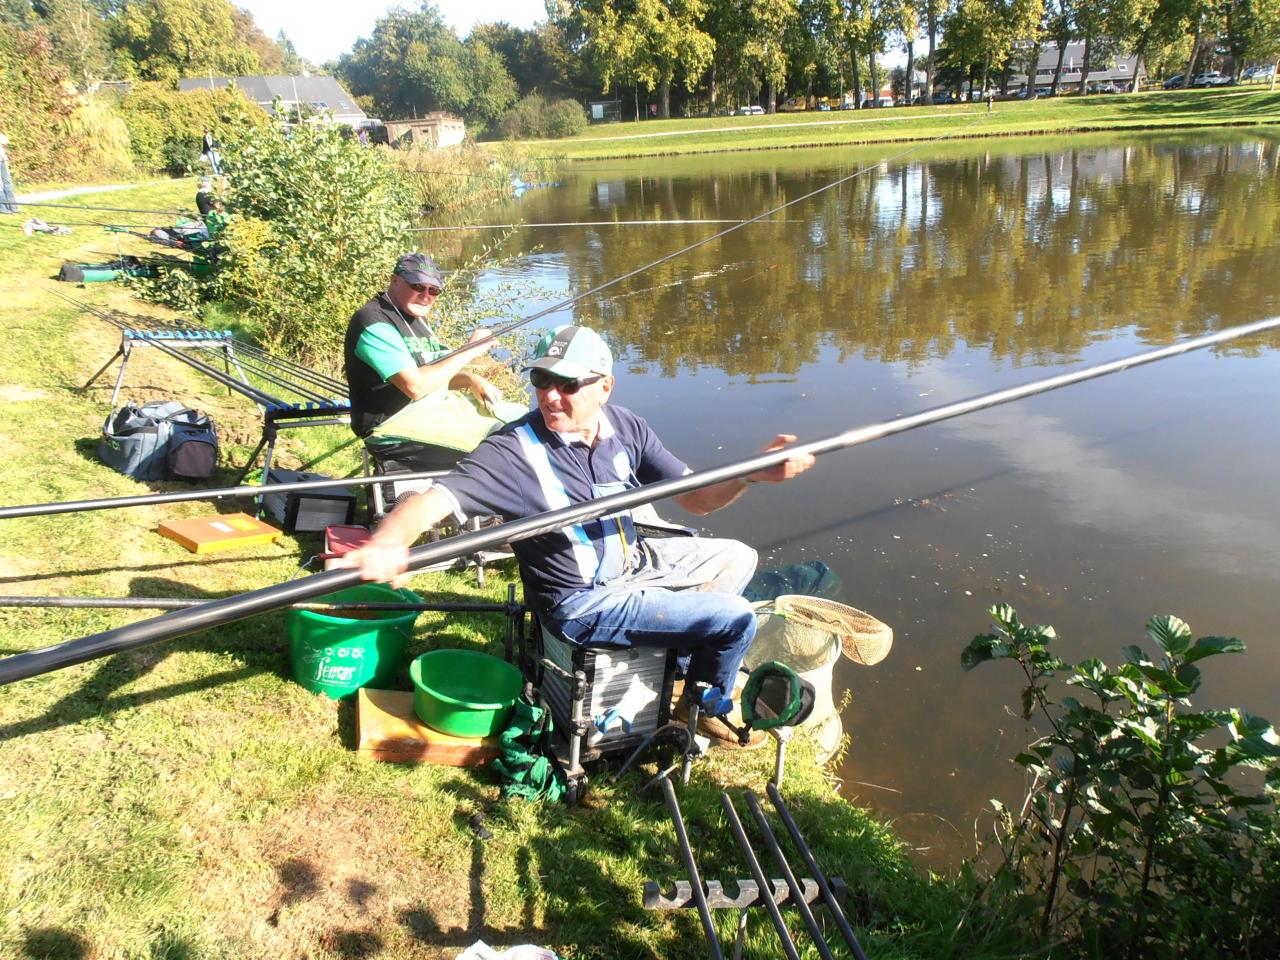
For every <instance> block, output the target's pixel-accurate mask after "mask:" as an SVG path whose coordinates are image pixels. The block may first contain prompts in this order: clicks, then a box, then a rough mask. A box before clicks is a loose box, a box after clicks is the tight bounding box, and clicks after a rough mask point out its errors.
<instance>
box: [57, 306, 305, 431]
mask: <svg viewBox="0 0 1280 960" xmlns="http://www.w3.org/2000/svg"><path fill="white" fill-rule="evenodd" d="M53 294H54V296H56V297H61V298H62V299H63V300H65V301H67V303H70V304H74V305H75V306H77V307H79V308H80V309H82V310H84V311H85V312H86V313H91V314H93V315H94V316H95V317H97V318H98V319H99V320H105V321H106V322H107V323H109V324H111V325H112V326H114V327H118V328H120V329H121V330H129V329H131V328H130V327H129V326H127V325H126V324H124V323H121V322H120V321H118V320H116V319H115V318H114V317H112V316H110V315H109V314H107V313H105V312H104V311H101V310H97V309H95V308H94V307H92V306H90V305H89V304H87V303H84V302H83V301H81V300H77V299H76V298H75V297H69V296H67V295H66V294H65V293H62V292H61V291H58V290H55V291H53ZM147 343H149V344H150V345H151V346H153V347H155V348H156V349H158V350H160V351H161V352H163V353H167V354H168V355H169V356H171V357H173V358H174V359H175V360H180V361H182V362H183V363H185V364H186V365H187V366H189V367H193V368H194V369H196V370H199V371H200V372H201V373H203V374H204V375H205V376H207V377H209V378H210V379H211V380H215V381H217V382H218V383H221V384H223V385H224V386H226V387H230V388H231V389H232V390H236V391H237V392H239V393H243V394H244V395H245V396H247V397H248V398H249V399H250V400H252V401H253V402H254V403H257V404H259V405H260V406H264V407H266V406H279V405H280V403H281V401H280V399H279V398H278V397H273V396H272V395H271V394H269V393H267V392H266V391H264V390H261V389H259V388H258V387H255V386H253V385H252V384H248V383H245V382H244V381H243V380H237V379H236V378H235V377H232V376H229V375H228V374H225V373H223V372H222V371H221V370H219V369H218V368H217V367H214V366H211V365H210V364H207V363H205V362H204V361H202V360H197V359H196V358H195V357H192V356H189V355H187V354H185V353H183V352H182V351H181V350H179V349H177V348H176V347H173V346H171V345H170V344H168V343H165V342H164V341H163V340H159V339H153V340H148V341H147ZM320 399H327V398H323V397H322V398H320Z"/></svg>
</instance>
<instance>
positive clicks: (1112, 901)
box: [961, 604, 1280, 957]
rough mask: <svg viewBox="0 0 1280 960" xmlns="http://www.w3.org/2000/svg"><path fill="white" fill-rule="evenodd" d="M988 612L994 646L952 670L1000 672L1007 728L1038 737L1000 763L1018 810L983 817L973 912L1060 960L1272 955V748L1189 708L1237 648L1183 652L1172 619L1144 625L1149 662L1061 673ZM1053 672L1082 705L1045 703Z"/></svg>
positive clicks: (1026, 636)
mask: <svg viewBox="0 0 1280 960" xmlns="http://www.w3.org/2000/svg"><path fill="white" fill-rule="evenodd" d="M989 612H990V614H991V616H992V618H993V619H994V621H995V623H996V630H995V632H993V633H989V634H983V635H981V636H978V637H975V638H974V640H973V642H972V643H970V644H969V646H968V647H967V648H966V649H965V651H964V653H963V655H962V656H961V665H962V666H963V668H964V669H965V670H972V669H973V668H975V667H977V666H978V665H980V664H982V663H986V662H988V661H993V660H1011V661H1014V662H1015V663H1016V664H1017V665H1018V667H1019V668H1020V669H1021V671H1022V676H1023V680H1024V686H1023V688H1022V692H1021V704H1022V711H1021V712H1022V716H1023V718H1024V719H1026V720H1032V719H1033V718H1034V719H1035V720H1036V721H1037V722H1038V723H1039V724H1040V725H1042V728H1043V729H1044V730H1045V731H1047V732H1046V733H1045V734H1044V735H1043V736H1041V737H1039V738H1038V739H1036V740H1035V741H1034V742H1033V743H1032V744H1031V745H1030V746H1029V747H1028V749H1027V750H1026V751H1025V752H1023V753H1021V754H1019V755H1018V756H1017V757H1016V758H1015V762H1016V763H1018V764H1019V765H1021V766H1022V767H1023V768H1024V769H1025V770H1026V771H1027V773H1028V775H1029V776H1030V789H1029V791H1028V794H1027V796H1026V799H1025V800H1024V801H1023V803H1022V804H1021V805H1020V807H1019V808H1018V809H1017V810H1016V811H1015V810H1013V809H1010V808H1007V807H1005V806H1004V805H1003V804H1001V803H999V802H995V801H993V803H994V805H995V807H996V811H997V814H998V829H997V834H996V836H997V845H996V846H997V850H998V853H999V855H1000V860H999V864H998V867H997V868H996V869H995V871H994V873H993V874H992V875H991V876H990V877H989V878H988V880H987V881H986V883H985V885H984V886H983V887H982V899H983V902H984V903H985V905H986V907H987V909H988V910H989V911H990V912H991V913H992V914H994V915H998V916H1002V917H1003V918H1004V919H1006V920H1008V921H1009V922H1011V923H1013V924H1015V925H1017V924H1022V925H1026V926H1032V925H1034V926H1035V927H1036V928H1037V931H1036V932H1037V933H1038V935H1039V937H1040V938H1041V939H1042V940H1043V941H1044V942H1046V943H1048V942H1059V943H1062V944H1063V945H1064V946H1063V948H1062V950H1061V951H1060V952H1061V953H1062V955H1064V956H1099V957H1166V956H1167V957H1181V956H1201V957H1244V956H1258V957H1261V956H1277V955H1280V910H1277V909H1276V904H1277V903H1278V902H1280V834H1278V833H1277V826H1278V822H1277V812H1276V805H1275V796H1276V790H1277V788H1280V766H1278V764H1280V746H1278V744H1280V738H1278V737H1277V734H1276V731H1275V729H1274V728H1273V727H1272V725H1271V724H1270V723H1268V722H1267V721H1266V720H1263V719H1261V718H1260V717H1254V716H1250V715H1249V714H1248V713H1245V712H1244V711H1242V710H1238V709H1228V710H1194V709H1193V708H1192V704H1191V695H1192V694H1193V693H1195V692H1196V691H1197V690H1199V688H1200V684H1201V669H1200V665H1199V664H1200V662H1201V661H1203V660H1206V659H1208V658H1210V657H1214V656H1218V655H1221V654H1228V653H1241V652H1243V650H1244V644H1243V643H1242V642H1241V641H1239V640H1237V639H1235V638H1225V637H1201V638H1200V639H1198V640H1192V634H1191V629H1190V628H1189V627H1188V626H1187V625H1186V624H1185V623H1183V622H1182V621H1181V620H1179V619H1178V618H1177V617H1172V616H1165V617H1153V618H1152V619H1151V620H1150V621H1149V622H1148V623H1147V637H1148V639H1149V640H1150V641H1151V642H1152V643H1153V644H1155V646H1156V647H1157V648H1158V651H1159V652H1158V653H1156V654H1155V655H1150V654H1148V653H1147V652H1146V651H1144V650H1143V649H1142V648H1141V647H1138V646H1127V647H1125V648H1124V650H1123V654H1124V663H1123V664H1121V665H1120V666H1117V667H1115V668H1110V667H1107V666H1106V665H1105V664H1104V663H1103V662H1102V661H1101V660H1098V659H1089V660H1085V661H1083V662H1082V663H1080V664H1078V665H1077V666H1075V667H1074V668H1069V667H1068V666H1067V664H1066V663H1065V662H1064V661H1062V660H1060V659H1059V658H1058V657H1057V656H1056V655H1055V654H1054V653H1053V652H1051V651H1050V649H1049V645H1050V642H1051V641H1053V640H1054V639H1056V634H1055V633H1054V630H1053V628H1052V627H1048V626H1026V625H1024V624H1023V623H1021V622H1020V621H1019V619H1018V615H1017V612H1016V611H1015V610H1014V609H1013V608H1012V607H1010V606H1008V605H1007V604H1002V605H999V606H995V607H992V608H991V610H990V611H989ZM1068 669H1070V670H1071V671H1072V672H1071V674H1070V676H1069V677H1068V678H1067V679H1066V684H1067V685H1068V686H1069V687H1071V688H1074V689H1076V690H1078V691H1080V692H1081V694H1082V695H1083V696H1082V697H1081V698H1079V699H1077V697H1075V696H1062V697H1061V698H1059V699H1055V698H1054V695H1053V692H1052V690H1051V685H1052V682H1053V680H1054V678H1055V677H1056V675H1057V674H1058V673H1060V672H1063V671H1066V670H1068ZM1245 771H1256V772H1255V773H1254V774H1253V780H1254V784H1253V786H1252V788H1251V787H1250V786H1249V779H1248V778H1246V777H1243V776H1242V773H1243V772H1245ZM979 862H982V861H981V860H980V861H979ZM970 869H971V870H972V869H974V868H973V866H972V865H971V866H970Z"/></svg>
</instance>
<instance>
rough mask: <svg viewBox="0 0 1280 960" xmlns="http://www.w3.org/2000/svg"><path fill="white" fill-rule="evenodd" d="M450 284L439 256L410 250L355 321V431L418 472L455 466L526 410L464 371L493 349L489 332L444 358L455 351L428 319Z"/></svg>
mask: <svg viewBox="0 0 1280 960" xmlns="http://www.w3.org/2000/svg"><path fill="white" fill-rule="evenodd" d="M443 287H444V279H443V278H442V277H441V275H440V269H439V267H437V266H436V263H435V261H434V260H432V259H431V258H430V257H429V256H427V255H426V254H425V253H406V254H405V255H404V256H402V257H400V259H399V260H397V261H396V265H395V268H394V269H393V271H392V274H391V280H390V281H389V283H388V285H387V289H386V291H385V292H384V293H380V294H378V295H377V296H375V297H374V298H373V299H371V300H370V301H369V302H368V303H366V304H365V305H364V306H363V307H361V308H360V309H359V310H357V311H356V313H355V315H354V316H353V317H352V318H351V322H350V323H349V324H348V326H347V338H346V344H345V349H344V354H345V362H346V372H347V386H348V388H349V391H350V396H351V429H352V430H353V431H354V432H355V434H356V436H358V437H361V438H365V439H366V443H367V444H369V446H370V447H371V448H373V449H375V451H380V453H381V454H384V455H385V458H386V459H393V460H397V461H402V462H403V463H404V465H406V466H409V467H411V468H416V469H427V470H429V469H437V468H447V467H449V466H452V465H453V463H455V462H456V461H457V459H458V454H459V453H465V452H467V451H469V450H472V449H474V448H475V445H476V444H477V443H479V442H480V441H481V440H482V439H483V438H484V437H485V435H486V434H488V432H489V431H490V430H492V429H493V428H494V427H495V426H498V425H499V424H500V423H501V422H502V421H503V419H510V417H511V416H519V415H522V414H523V413H524V412H525V411H524V408H523V407H518V408H516V409H515V410H509V409H507V405H505V404H504V402H503V400H502V394H501V392H500V391H499V390H498V388H497V387H495V386H494V385H493V384H492V383H490V382H489V381H488V380H486V379H485V378H484V377H481V376H479V375H477V374H475V373H470V372H468V371H466V370H464V369H463V368H464V367H466V366H467V365H468V364H469V363H471V362H472V361H473V360H476V359H478V358H479V357H480V356H482V355H483V354H484V353H485V352H487V351H488V350H489V348H490V347H491V346H493V343H494V340H493V338H492V337H490V336H489V331H488V330H486V329H485V328H483V327H478V328H477V329H476V330H474V331H473V332H472V334H471V340H470V344H472V345H473V346H470V347H467V348H463V349H462V350H460V351H459V352H457V353H455V354H453V355H452V356H448V357H445V356H444V354H447V353H448V352H449V349H448V348H447V347H446V346H445V345H444V344H443V343H441V342H440V340H439V339H438V338H437V337H436V334H435V331H434V330H433V329H432V328H431V325H430V324H429V323H427V319H426V317H427V314H428V313H429V312H430V310H431V307H432V306H433V305H434V304H435V301H436V298H437V297H438V296H440V293H441V291H442V289H443ZM478 341H483V342H478ZM498 410H501V412H502V413H503V414H504V416H503V417H501V418H499V417H495V415H494V414H495V412H496V411H498Z"/></svg>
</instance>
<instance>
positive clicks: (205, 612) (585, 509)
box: [0, 316, 1280, 685]
mask: <svg viewBox="0 0 1280 960" xmlns="http://www.w3.org/2000/svg"><path fill="white" fill-rule="evenodd" d="M1277 328H1280V316H1276V317H1271V318H1269V319H1266V320H1258V321H1255V322H1254V323H1249V324H1244V325H1243V326H1238V327H1230V328H1228V329H1226V330H1220V331H1218V332H1217V333H1212V334H1206V335H1205V336H1202V337H1195V338H1193V339H1191V340H1187V341H1185V342H1183V343H1178V344H1173V345H1172V346H1168V347H1161V348H1159V349H1156V350H1149V351H1147V352H1145V353H1139V354H1134V355H1133V356H1131V357H1124V358H1121V359H1119V360H1112V361H1110V362H1109V363H1103V364H1098V365H1096V366H1091V367H1084V368H1082V369H1080V370H1074V371H1069V372H1067V373H1061V374H1058V375H1057V376H1053V377H1047V378H1045V379H1043V380H1034V381H1032V382H1031V383H1025V384H1022V385H1021V386H1016V387H1007V388H1005V389H1003V390H996V391H993V392H991V393H984V394H981V395H979V396H976V397H971V398H969V399H968V400H960V401H957V402H955V403H949V404H944V405H942V406H939V407H933V408H931V409H929V410H924V411H922V412H920V413H915V414H911V415H910V416H904V417H899V418H897V419H895V420H889V421H884V422H881V423H874V424H870V425H869V426H863V427H856V428H854V429H852V430H848V431H846V432H844V433H840V434H836V435H835V436H832V437H827V438H824V439H820V440H813V441H810V442H808V443H801V444H796V445H795V446H791V447H785V448H783V449H781V450H774V451H771V452H769V453H760V454H756V455H755V456H753V457H749V458H747V459H745V460H739V461H737V462H735V463H729V464H726V465H724V466H721V467H713V468H711V469H708V470H701V471H698V472H696V473H690V474H687V475H686V476H683V477H677V478H675V479H673V480H664V481H661V482H659V483H652V484H648V485H646V486H642V487H637V488H636V489H633V490H625V491H623V492H621V493H615V494H610V495H609V496H607V497H601V498H599V499H598V500H588V501H586V502H584V503H578V504H572V505H570V506H568V507H563V508H561V509H559V510H551V511H549V512H547V513H542V514H536V515H534V516H531V517H524V518H522V519H520V520H513V521H511V522H509V523H504V524H501V525H499V526H496V527H489V528H486V529H483V530H477V531H473V532H468V533H463V534H459V535H457V536H454V537H449V538H448V539H446V540H439V541H436V542H435V543H428V544H424V545H423V546H420V547H415V548H414V549H413V550H411V551H410V552H409V558H408V563H407V564H406V568H407V569H408V570H410V571H416V570H420V569H421V568H423V567H427V566H429V565H431V564H435V563H443V562H445V561H449V560H456V559H458V558H459V557H464V556H467V555H468V554H473V553H478V552H480V551H481V550H484V549H486V548H488V547H493V546H497V545H499V544H504V543H515V542H518V541H520V540H527V539H529V538H530V537H536V536H541V535H543V534H548V533H554V532H556V531H559V530H563V529H564V528H565V527H568V526H572V525H574V524H578V523H583V522H584V521H587V520H593V519H596V518H599V517H602V516H605V515H606V514H610V513H616V512H618V511H621V510H627V509H630V508H631V507H638V506H640V505H641V504H645V503H652V502H655V501H657V500H664V499H666V498H668V497H674V496H679V495H681V494H685V493H690V492H692V491H694V490H700V489H702V488H703V487H709V486H712V485H714V484H717V483H723V482H725V481H726V480H739V479H742V478H744V477H746V476H748V475H750V474H753V473H756V472H757V471H760V470H765V469H768V468H769V467H774V466H777V465H778V464H781V463H784V462H785V461H786V460H788V459H790V458H791V457H793V456H796V455H804V454H813V455H814V456H821V455H822V454H826V453H831V452H833V451H835V450H844V449H846V448H848V447H854V446H859V445H861V444H864V443H869V442H871V441H872V440H879V439H882V438H884V437H891V436H895V435H896V434H899V433H905V432H907V431H908V430H915V429H917V428H919V427H924V426H928V425H931V424H934V423H940V422H942V421H943V420H950V419H952V418H954V417H959V416H962V415H964V414H969V413H975V412H977V411H979V410H985V409H987V408H988V407H995V406H999V405H1001V404H1005V403H1010V402H1012V401H1014V400H1021V399H1023V398H1025V397H1031V396H1035V395H1036V394H1041V393H1047V392H1048V391H1050V390H1057V389H1059V388H1061V387H1066V386H1070V385H1071V384H1075V383H1081V382H1083V381H1085V380H1093V379H1096V378H1098V377H1102V376H1107V375H1108V374H1112V373H1120V372H1121V371H1124V370H1128V369H1131V368H1132V367H1138V366H1143V365H1145V364H1148V363H1155V362H1156V361H1158V360H1165V359H1168V358H1169V357H1176V356H1179V355H1181V354H1184V353H1188V352H1190V351H1192V350H1201V349H1204V348H1206V347H1212V346H1216V345H1218V344H1221V343H1227V342H1228V341H1231V340H1236V339H1238V338H1240V337H1246V336H1250V335H1252V334H1255V333H1261V332H1263V331H1266V330H1274V329H1277ZM384 479H385V478H384ZM362 582H363V581H362V579H361V577H360V574H359V571H357V570H326V571H324V572H323V573H317V574H313V575H312V576H310V577H304V578H300V579H297V580H290V581H288V582H287V583H282V584H277V585H275V586H271V587H262V588H260V589H258V590H252V591H249V592H247V593H242V594H237V595H235V596H232V597H226V598H224V599H221V600H211V601H209V602H207V603H204V604H201V605H200V606H197V607H192V608H190V609H188V610H177V611H174V612H173V613H167V614H164V615H163V616H159V617H153V618H151V619H149V620H141V621H139V622H137V623H133V624H129V625H127V626H124V627H117V628H116V629H114V630H107V631H104V632H102V633H95V634H91V635H89V636H85V637H79V638H77V639H74V640H67V641H65V642H64V643H60V644H56V645H54V646H51V647H46V648H44V649H40V650H30V651H27V652H25V653H18V654H14V655H13V656H10V657H6V658H5V659H3V660H0V685H4V684H8V683H13V682H15V681H17V680H24V679H26V678H28V677H34V676H38V675H40V674H42V673H48V672H50V671H52V670H58V669H61V668H62V667H69V666H72V665H74V664H77V663H84V662H85V661H87V660H94V659H97V658H98V657H105V656H109V655H111V654H114V653H119V652H121V651H124V650H132V649H135V648H137V647H142V646H146V645H148V644H152V643H157V642H159V641H161V640H175V639H177V638H178V637H185V636H187V635H189V634H192V633H198V632H199V631H201V630H208V629H210V628H212V627H220V626H223V625H225V624H228V623H234V622H235V621H237V620H243V619H245V618H246V617H251V616H254V615H256V614H259V613H266V612H268V611H270V610H276V609H279V608H280V607H282V606H285V605H286V604H290V603H298V602H301V601H303V600H311V599H313V598H315V597H320V596H324V595H325V594H328V593H333V592H334V591H336V590H341V589H343V588H345V587H352V586H356V585H358V584H360V583H362Z"/></svg>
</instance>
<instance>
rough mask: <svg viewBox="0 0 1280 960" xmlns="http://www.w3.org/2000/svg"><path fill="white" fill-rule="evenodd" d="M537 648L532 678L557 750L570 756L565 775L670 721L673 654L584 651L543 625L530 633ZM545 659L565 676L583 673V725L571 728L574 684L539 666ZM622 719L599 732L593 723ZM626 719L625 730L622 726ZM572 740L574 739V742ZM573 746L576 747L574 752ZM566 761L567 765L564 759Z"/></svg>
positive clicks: (651, 650) (633, 650) (632, 744)
mask: <svg viewBox="0 0 1280 960" xmlns="http://www.w3.org/2000/svg"><path fill="white" fill-rule="evenodd" d="M531 640H532V642H533V643H534V644H535V645H536V658H535V659H536V660H537V661H538V663H537V667H536V668H535V672H536V674H537V676H536V677H534V678H531V679H533V680H534V683H535V684H536V685H538V686H539V687H540V690H541V697H542V700H543V702H544V703H545V704H546V706H547V708H548V709H549V710H550V711H551V717H552V720H554V722H555V726H556V730H557V737H558V739H562V740H563V741H564V743H563V744H561V745H560V746H562V747H563V749H564V750H566V751H567V752H568V756H567V757H566V758H561V759H562V765H563V766H565V768H566V769H565V773H566V774H567V775H568V776H569V777H570V778H572V777H573V776H574V775H575V772H577V773H580V771H575V770H574V769H572V767H573V766H575V764H573V763H572V762H571V761H572V760H573V759H575V758H576V759H577V761H578V765H580V764H581V763H582V762H583V761H590V760H594V759H599V758H600V757H603V756H606V755H610V754H615V753H619V752H622V751H624V750H625V751H628V752H629V751H631V750H633V749H635V747H636V746H637V745H638V744H639V743H640V741H641V740H643V739H644V738H645V737H646V736H648V735H649V734H651V733H653V732H654V731H655V730H657V729H658V728H659V727H661V726H663V725H664V724H666V723H667V722H668V721H669V720H670V719H671V697H672V690H673V687H674V683H675V672H676V651H675V650H673V649H667V648H664V647H622V648H615V647H609V648H600V649H588V648H584V647H579V646H576V645H575V644H571V643H567V642H566V641H564V640H562V639H560V638H559V637H558V636H556V635H555V634H554V633H552V632H551V631H550V630H547V629H546V628H545V627H543V626H542V625H541V624H538V623H536V621H535V628H534V630H533V631H532V637H531ZM543 658H545V659H547V660H549V661H551V662H552V663H554V664H555V665H556V666H558V667H559V668H560V669H561V670H563V671H565V672H566V673H569V674H574V673H576V672H578V671H581V672H582V673H583V674H584V676H585V677H586V687H585V690H584V699H583V709H582V721H583V726H584V727H585V729H583V728H579V729H578V730H575V728H574V726H575V725H574V719H573V682H572V681H571V680H569V679H568V678H567V677H565V676H562V675H561V674H560V673H559V672H558V671H556V670H553V669H551V668H550V667H547V666H545V665H544V664H542V663H541V660H542V659H543ZM611 710H612V711H618V712H619V713H620V715H621V716H619V718H618V719H616V720H614V721H613V722H612V723H610V724H609V725H607V726H606V728H605V729H603V730H601V729H598V727H597V726H596V724H595V723H594V722H593V721H595V720H596V719H597V718H603V717H607V715H608V714H609V712H610V711H611ZM622 716H625V717H626V718H627V719H628V720H629V721H630V723H629V727H630V729H628V728H627V725H624V724H623V723H622V722H621V717H622ZM575 739H576V740H577V741H578V742H577V743H576V744H575V743H574V741H575ZM575 747H576V749H575ZM566 759H567V760H569V761H570V762H568V763H566V762H565V760H566Z"/></svg>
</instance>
